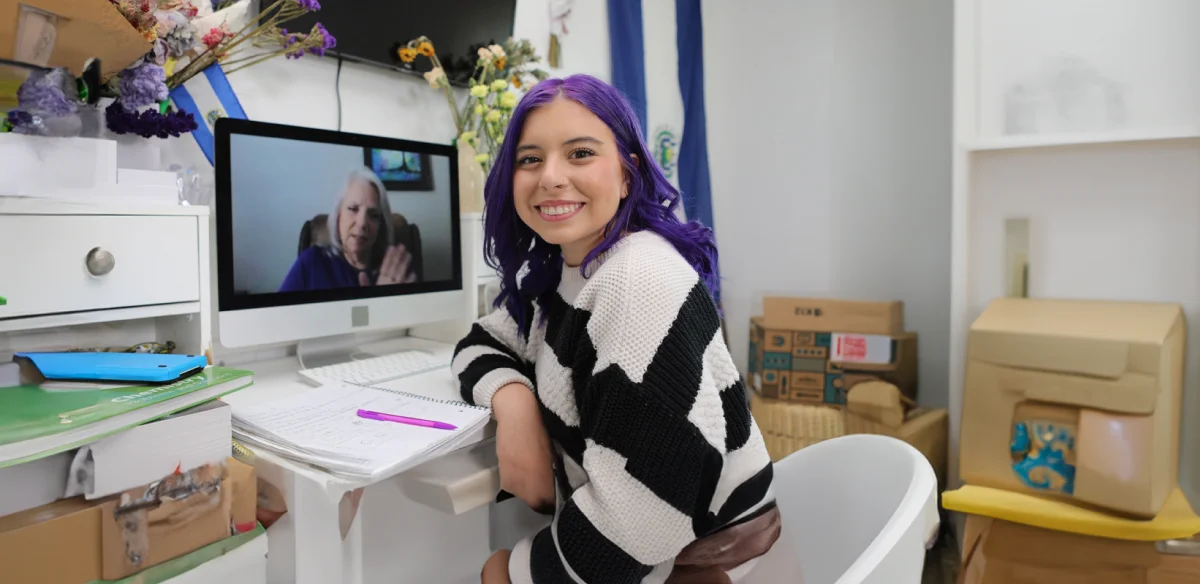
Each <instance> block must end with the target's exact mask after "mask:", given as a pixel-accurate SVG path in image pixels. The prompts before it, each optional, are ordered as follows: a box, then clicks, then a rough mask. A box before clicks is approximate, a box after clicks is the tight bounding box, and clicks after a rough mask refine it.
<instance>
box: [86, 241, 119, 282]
mask: <svg viewBox="0 0 1200 584" xmlns="http://www.w3.org/2000/svg"><path fill="white" fill-rule="evenodd" d="M85 263H86V264H87V271H88V273H89V274H91V275H93V276H96V277H99V276H103V275H105V274H107V273H109V272H111V271H113V268H115V267H116V266H117V258H115V257H113V254H112V253H110V252H109V251H108V250H106V249H104V248H102V247H93V248H92V250H91V251H89V252H88V254H87V260H86V262H85Z"/></svg>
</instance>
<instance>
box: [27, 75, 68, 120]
mask: <svg viewBox="0 0 1200 584" xmlns="http://www.w3.org/2000/svg"><path fill="white" fill-rule="evenodd" d="M78 97H79V88H78V87H77V86H76V85H75V78H74V77H72V76H71V74H70V73H69V72H67V70H66V69H51V70H49V71H34V72H32V73H30V74H29V76H28V77H26V78H25V81H24V82H23V83H21V87H20V88H19V89H17V103H18V104H20V107H21V109H22V110H25V111H27V112H34V113H38V114H42V115H47V116H65V115H69V114H73V113H75V111H76V110H77V107H78V106H77V104H78V101H79V100H78Z"/></svg>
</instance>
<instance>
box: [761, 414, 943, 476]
mask: <svg viewBox="0 0 1200 584" xmlns="http://www.w3.org/2000/svg"><path fill="white" fill-rule="evenodd" d="M750 413H751V414H753V416H754V421H755V423H756V424H758V429H759V431H760V432H762V435H763V441H764V442H765V443H766V446H767V452H768V453H769V454H770V456H771V460H773V461H776V462H778V461H780V460H783V459H784V458H786V457H787V456H788V455H789V454H791V453H793V452H795V451H797V450H800V449H802V448H805V447H807V446H811V445H813V444H816V443H818V442H823V441H825V440H829V439H831V438H837V437H840V436H845V435H846V434H882V435H884V436H891V437H893V438H897V439H900V440H903V441H905V442H907V443H908V444H909V445H911V446H912V447H913V448H916V449H917V450H919V451H920V452H921V454H924V455H925V458H926V459H928V460H929V464H930V465H931V466H933V468H934V472H935V473H936V474H937V476H938V481H939V483H940V484H945V482H944V481H945V476H946V461H947V457H948V448H947V444H948V440H949V439H948V432H949V416H948V413H947V411H946V410H944V409H940V410H925V409H913V410H909V412H908V414H907V417H906V419H905V420H904V422H903V423H902V424H901V425H900V426H899V427H894V428H892V427H885V426H882V425H867V424H863V423H861V422H860V421H859V420H857V418H855V417H854V415H853V414H851V413H850V412H846V411H844V410H838V409H835V408H830V407H826V406H817V405H809V404H799V403H792V402H786V401H781V400H778V399H770V398H764V397H761V396H759V395H756V394H755V395H751V396H750Z"/></svg>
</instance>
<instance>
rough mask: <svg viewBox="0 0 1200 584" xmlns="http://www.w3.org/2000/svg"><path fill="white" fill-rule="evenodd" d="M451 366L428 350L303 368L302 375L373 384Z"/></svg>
mask: <svg viewBox="0 0 1200 584" xmlns="http://www.w3.org/2000/svg"><path fill="white" fill-rule="evenodd" d="M449 366H450V364H449V363H447V362H446V360H445V359H439V358H437V357H434V356H433V355H430V354H429V353H426V352H424V351H401V352H399V353H392V354H390V355H384V356H382V357H372V358H370V359H362V360H360V361H348V362H346V363H337V364H335V365H326V366H324V367H314V368H312V369H301V370H300V376H301V377H304V378H306V379H310V380H312V381H315V382H317V383H324V382H327V381H344V382H346V383H357V384H359V385H372V384H376V383H383V382H385V381H391V380H393V379H400V378H402V377H412V376H413V375H417V374H419V373H425V372H426V371H433V370H435V369H441V368H443V367H449Z"/></svg>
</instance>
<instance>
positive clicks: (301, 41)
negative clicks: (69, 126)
mask: <svg viewBox="0 0 1200 584" xmlns="http://www.w3.org/2000/svg"><path fill="white" fill-rule="evenodd" d="M279 43H280V45H282V46H283V48H284V49H285V50H286V52H285V53H284V54H285V55H287V58H289V59H299V58H300V57H303V56H304V54H305V53H309V54H313V55H316V56H318V57H324V56H325V51H327V50H329V49H332V48H334V47H336V46H337V38H335V37H334V36H333V35H332V34H330V33H329V30H327V29H326V28H325V25H323V24H321V23H319V22H318V23H316V25H314V26H313V27H312V30H311V31H309V32H308V34H304V33H298V32H293V33H289V32H288V30H287V29H286V28H280V29H279Z"/></svg>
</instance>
